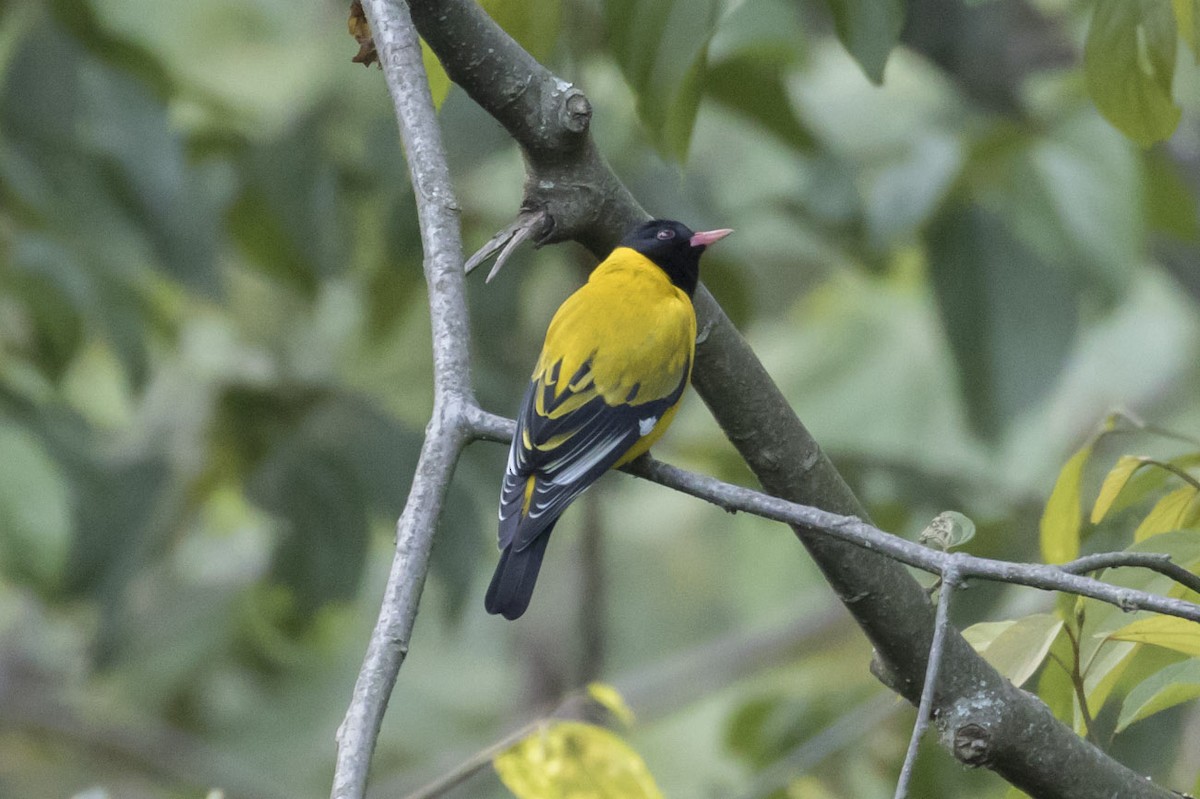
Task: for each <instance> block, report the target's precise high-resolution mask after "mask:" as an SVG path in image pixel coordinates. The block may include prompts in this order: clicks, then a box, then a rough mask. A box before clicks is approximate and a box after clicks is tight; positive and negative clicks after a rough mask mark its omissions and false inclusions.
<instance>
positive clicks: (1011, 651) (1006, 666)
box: [962, 613, 1063, 687]
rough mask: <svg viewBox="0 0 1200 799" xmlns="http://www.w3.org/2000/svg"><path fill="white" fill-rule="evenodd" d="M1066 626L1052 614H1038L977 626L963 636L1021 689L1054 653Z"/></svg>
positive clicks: (966, 631)
mask: <svg viewBox="0 0 1200 799" xmlns="http://www.w3.org/2000/svg"><path fill="white" fill-rule="evenodd" d="M1062 626H1063V622H1062V619H1060V618H1058V617H1057V616H1055V615H1054V614H1052V613H1035V614H1033V615H1031V616H1025V617H1024V618H1021V619H1017V620H1015V621H1000V622H982V623H980V624H973V625H971V626H970V627H968V628H967V629H965V630H963V631H962V636H963V638H965V639H966V640H967V643H969V644H970V645H971V646H973V647H975V651H976V652H978V653H979V654H980V655H982V656H983V657H984V659H985V660H987V662H988V663H991V664H992V666H993V667H994V668H995V669H996V670H997V671H999V672H1000V673H1001V674H1003V675H1004V676H1005V677H1007V678H1008V679H1010V680H1012V683H1013V685H1016V686H1018V687H1020V686H1021V685H1023V684H1024V683H1025V681H1026V680H1028V679H1029V678H1030V677H1032V676H1033V673H1034V672H1035V671H1037V670H1038V667H1039V666H1041V665H1042V661H1044V660H1045V659H1046V656H1047V655H1049V654H1050V647H1051V646H1053V644H1054V641H1055V639H1056V638H1057V637H1058V634H1059V632H1060V631H1061V630H1062Z"/></svg>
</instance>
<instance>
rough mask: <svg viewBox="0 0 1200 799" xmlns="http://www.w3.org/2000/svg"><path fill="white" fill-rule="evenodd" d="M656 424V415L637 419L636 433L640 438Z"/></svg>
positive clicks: (648, 432) (647, 433) (646, 434)
mask: <svg viewBox="0 0 1200 799" xmlns="http://www.w3.org/2000/svg"><path fill="white" fill-rule="evenodd" d="M656 424H658V417H657V416H651V417H650V418H648V419H638V435H639V436H641V437H642V438H645V437H646V436H648V435H650V431H651V430H653V429H654V425H656Z"/></svg>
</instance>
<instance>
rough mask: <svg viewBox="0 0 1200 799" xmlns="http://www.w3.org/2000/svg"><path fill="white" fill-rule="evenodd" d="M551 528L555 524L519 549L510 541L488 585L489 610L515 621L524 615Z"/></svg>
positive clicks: (487, 599)
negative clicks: (514, 547) (526, 545)
mask: <svg viewBox="0 0 1200 799" xmlns="http://www.w3.org/2000/svg"><path fill="white" fill-rule="evenodd" d="M551 529H553V525H551V526H550V527H548V528H546V529H545V530H543V531H542V533H541V534H540V535H538V537H537V538H535V539H534V540H533V542H532V543H531V544H530V545H529V546H528V547H526V548H525V549H522V550H521V551H519V552H517V551H515V550H513V547H512V544H509V545H508V546H507V547H505V548H504V551H503V552H501V553H500V562H499V563H497V564H496V573H495V574H493V575H492V584H491V585H489V586H488V590H487V596H486V597H484V600H483V606H484V607H485V608H487V612H488V613H499V614H500V615H501V616H503V617H504V618H506V619H509V620H512V619H515V618H518V617H520V615H521V614H522V613H524V612H525V609H526V608H528V607H529V599H530V597H532V596H533V586H534V585H535V584H536V583H537V577H538V570H539V569H541V568H542V555H544V554H545V553H546V544H547V543H548V542H549V541H550V530H551Z"/></svg>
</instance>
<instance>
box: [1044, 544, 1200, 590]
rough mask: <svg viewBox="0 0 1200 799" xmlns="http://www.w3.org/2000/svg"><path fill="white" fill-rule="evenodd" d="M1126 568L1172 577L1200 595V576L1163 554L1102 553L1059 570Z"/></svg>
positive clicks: (1065, 565)
mask: <svg viewBox="0 0 1200 799" xmlns="http://www.w3.org/2000/svg"><path fill="white" fill-rule="evenodd" d="M1125 567H1128V568H1139V569H1149V570H1150V571H1155V572H1158V573H1159V574H1162V575H1165V576H1166V577H1170V578H1171V579H1172V580H1174V581H1175V582H1177V583H1179V584H1180V585H1182V586H1184V587H1185V588H1188V589H1190V590H1192V591H1196V592H1198V593H1200V575H1197V574H1193V573H1192V572H1190V571H1188V570H1187V569H1185V568H1183V567H1182V566H1180V565H1179V564H1178V563H1173V562H1172V561H1171V556H1170V555H1168V554H1166V553H1163V552H1100V553H1098V554H1095V555H1084V556H1083V557H1082V558H1077V559H1075V560H1073V561H1070V562H1069V563H1063V564H1061V565H1060V566H1059V567H1058V568H1060V569H1062V570H1063V571H1065V572H1067V573H1069V574H1088V573H1089V572H1094V571H1099V570H1101V569H1119V568H1125Z"/></svg>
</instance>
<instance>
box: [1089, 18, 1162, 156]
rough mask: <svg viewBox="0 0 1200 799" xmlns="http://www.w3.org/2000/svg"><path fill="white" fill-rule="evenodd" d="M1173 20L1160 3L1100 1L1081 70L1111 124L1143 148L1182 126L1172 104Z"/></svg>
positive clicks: (1099, 106)
mask: <svg viewBox="0 0 1200 799" xmlns="http://www.w3.org/2000/svg"><path fill="white" fill-rule="evenodd" d="M1176 42H1177V39H1176V33H1175V17H1174V15H1173V13H1172V9H1171V6H1169V5H1167V4H1166V3H1165V2H1162V0H1098V2H1097V3H1096V9H1095V11H1094V12H1093V14H1092V22H1091V25H1090V26H1089V27H1088V35H1087V43H1086V44H1085V45H1084V51H1083V67H1084V72H1085V74H1086V76H1087V87H1088V92H1089V93H1090V94H1091V96H1092V100H1093V102H1095V103H1096V107H1097V108H1098V109H1100V113H1102V114H1103V115H1104V116H1105V118H1106V119H1108V121H1109V122H1111V123H1112V124H1113V125H1114V126H1115V127H1116V128H1117V129H1119V130H1120V131H1121V132H1122V133H1124V134H1125V135H1126V136H1128V137H1129V138H1131V139H1133V140H1134V141H1135V142H1137V143H1138V144H1140V145H1142V146H1143V147H1148V146H1149V145H1151V144H1153V143H1155V142H1157V141H1162V140H1164V139H1166V138H1168V137H1169V136H1170V135H1171V133H1173V132H1174V130H1175V127H1176V125H1178V124H1179V118H1180V114H1181V110H1180V108H1179V106H1177V105H1175V103H1174V101H1173V100H1172V98H1171V86H1172V83H1173V82H1174V79H1175V49H1176Z"/></svg>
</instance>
